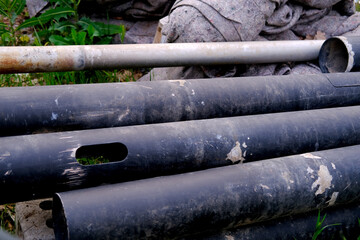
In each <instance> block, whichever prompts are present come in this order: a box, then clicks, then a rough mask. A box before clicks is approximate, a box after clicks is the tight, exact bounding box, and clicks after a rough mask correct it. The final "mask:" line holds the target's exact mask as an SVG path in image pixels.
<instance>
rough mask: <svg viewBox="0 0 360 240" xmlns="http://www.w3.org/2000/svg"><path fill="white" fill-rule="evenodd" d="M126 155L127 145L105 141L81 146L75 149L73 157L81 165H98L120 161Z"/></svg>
mask: <svg viewBox="0 0 360 240" xmlns="http://www.w3.org/2000/svg"><path fill="white" fill-rule="evenodd" d="M127 155H128V149H127V147H126V146H125V145H124V144H122V143H106V144H95V145H86V146H81V147H79V148H78V149H77V150H76V153H75V158H76V160H77V162H78V163H80V164H81V165H98V164H104V163H113V162H121V161H123V160H125V158H126V157H127Z"/></svg>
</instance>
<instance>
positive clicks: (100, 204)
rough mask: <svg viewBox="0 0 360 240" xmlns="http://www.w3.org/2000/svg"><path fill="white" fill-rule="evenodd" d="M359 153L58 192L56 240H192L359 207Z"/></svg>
mask: <svg viewBox="0 0 360 240" xmlns="http://www.w3.org/2000/svg"><path fill="white" fill-rule="evenodd" d="M359 155H360V146H358V145H357V146H352V147H346V148H338V149H332V150H327V151H322V152H313V153H307V154H302V155H294V156H290V157H283V158H277V159H269V160H264V161H258V162H251V163H244V164H238V165H234V166H227V167H222V168H214V169H209V170H205V171H199V172H194V173H187V174H181V175H172V176H166V177H159V178H152V179H147V180H141V181H133V182H127V183H122V184H114V185H108V186H101V187H96V188H89V189H82V190H76V191H70V192H65V193H58V194H56V195H55V197H54V209H53V219H54V230H55V235H56V237H57V239H102V238H106V237H110V238H112V239H178V238H186V239H191V235H192V234H194V233H205V232H207V233H211V232H219V231H220V230H222V229H231V228H234V227H239V226H243V225H248V224H251V223H255V222H261V221H266V220H271V219H275V218H278V217H280V216H287V215H293V214H298V213H304V212H309V211H312V210H316V209H319V208H326V207H330V206H336V205H341V204H347V203H351V202H356V201H359V200H360V184H359V181H360V175H359V171H360V158H359ZM314 221H316V219H314ZM314 227H315V223H314Z"/></svg>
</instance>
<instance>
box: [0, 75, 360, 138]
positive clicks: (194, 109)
mask: <svg viewBox="0 0 360 240" xmlns="http://www.w3.org/2000/svg"><path fill="white" fill-rule="evenodd" d="M359 96H360V73H347V74H328V75H290V76H267V77H247V78H230V79H224V78H219V79H216V80H214V79H203V80H177V81H157V82H137V83H113V84H92V85H67V86H44V87H19V88H0V136H9V135H22V134H27V133H34V132H35V133H36V132H37V133H39V132H44V131H45V132H47V131H65V130H75V129H78V130H81V129H90V128H103V127H117V126H126V125H138V124H150V123H163V122H174V121H183V120H196V119H207V118H215V117H230V116H240V115H248V114H260V113H272V112H286V111H296V110H307V109H318V108H328V107H341V106H349V105H357V104H360V97H359Z"/></svg>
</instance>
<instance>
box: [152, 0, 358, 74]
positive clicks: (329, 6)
mask: <svg viewBox="0 0 360 240" xmlns="http://www.w3.org/2000/svg"><path fill="white" fill-rule="evenodd" d="M359 26H360V13H355V4H354V1H353V0H224V1H213V0H177V1H176V2H175V3H174V5H173V7H172V9H171V11H170V15H169V22H168V23H167V24H166V25H165V26H164V27H163V34H164V35H165V36H166V38H167V42H169V43H173V42H224V41H258V40H300V39H325V38H327V37H331V36H339V35H343V34H357V33H359V30H358V28H360V27H359ZM171 69H172V68H170V69H166V70H164V68H162V69H154V70H153V72H152V73H151V74H152V75H153V79H154V78H155V80H156V79H159V80H160V79H179V78H186V77H188V76H200V75H201V74H202V75H203V77H224V76H225V77H229V76H254V75H275V74H277V75H283V74H300V73H301V74H303V73H315V72H318V73H320V69H319V68H318V67H317V66H316V65H314V64H312V63H299V64H294V63H288V64H260V65H249V66H222V67H200V68H199V67H183V68H173V69H176V70H175V71H171ZM181 69H182V71H181ZM199 69H201V70H202V71H203V72H202V73H198V72H197V73H193V71H199Z"/></svg>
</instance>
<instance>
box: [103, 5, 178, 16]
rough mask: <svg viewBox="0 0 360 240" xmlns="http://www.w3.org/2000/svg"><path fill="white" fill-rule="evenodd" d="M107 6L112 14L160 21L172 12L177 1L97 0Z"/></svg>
mask: <svg viewBox="0 0 360 240" xmlns="http://www.w3.org/2000/svg"><path fill="white" fill-rule="evenodd" d="M96 1H97V3H98V4H100V5H102V6H106V8H107V9H108V10H109V13H110V14H113V15H123V16H126V17H129V18H133V19H160V18H161V17H164V16H165V15H166V14H167V13H168V12H169V10H170V8H171V6H172V5H173V3H174V2H175V0H120V1H119V0H96Z"/></svg>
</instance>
